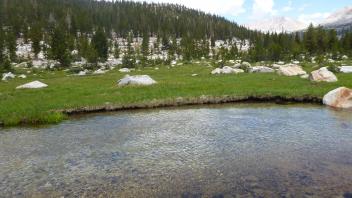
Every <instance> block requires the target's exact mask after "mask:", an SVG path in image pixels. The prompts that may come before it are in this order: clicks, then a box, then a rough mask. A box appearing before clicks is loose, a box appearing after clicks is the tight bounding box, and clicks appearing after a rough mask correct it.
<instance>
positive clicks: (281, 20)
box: [245, 16, 307, 33]
mask: <svg viewBox="0 0 352 198" xmlns="http://www.w3.org/2000/svg"><path fill="white" fill-rule="evenodd" d="M245 26H246V27H248V28H249V29H251V30H260V31H263V32H276V33H281V32H294V31H298V30H302V29H305V28H306V27H307V25H306V24H304V23H302V22H300V21H297V20H294V19H291V18H289V17H283V16H279V17H276V16H275V17H271V18H267V19H264V20H259V21H256V22H253V23H250V24H247V25H245Z"/></svg>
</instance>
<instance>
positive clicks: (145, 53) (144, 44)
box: [141, 33, 149, 66]
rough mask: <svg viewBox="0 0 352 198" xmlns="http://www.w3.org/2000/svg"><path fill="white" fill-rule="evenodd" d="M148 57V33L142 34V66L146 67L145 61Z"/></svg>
mask: <svg viewBox="0 0 352 198" xmlns="http://www.w3.org/2000/svg"><path fill="white" fill-rule="evenodd" d="M148 56H149V35H148V33H144V34H143V41H142V58H141V61H142V66H146V64H147V60H148Z"/></svg>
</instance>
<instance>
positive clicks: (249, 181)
mask: <svg viewBox="0 0 352 198" xmlns="http://www.w3.org/2000/svg"><path fill="white" fill-rule="evenodd" d="M351 156H352V114H351V112H348V111H347V112H346V111H333V110H331V109H328V108H324V107H320V106H302V105H300V106H297V105H289V106H273V105H267V104H260V105H258V104H248V105H235V106H234V105H231V106H230V105H226V106H216V107H213V106H205V107H199V108H191V109H163V110H149V111H130V112H119V113H115V114H101V115H92V116H88V117H83V118H77V119H75V120H71V121H67V122H65V123H62V124H60V125H57V126H50V127H46V128H37V129H33V128H29V129H28V128H27V129H26V128H13V129H2V131H1V132H0V193H1V194H0V197H62V196H64V197H97V196H102V197H332V196H337V197H344V196H345V197H349V196H350V197H351V196H352V194H351V192H352V157H351Z"/></svg>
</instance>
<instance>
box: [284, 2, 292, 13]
mask: <svg viewBox="0 0 352 198" xmlns="http://www.w3.org/2000/svg"><path fill="white" fill-rule="evenodd" d="M292 9H293V7H292V1H288V4H287V6H285V7H284V8H283V9H282V11H284V12H288V11H291V10H292Z"/></svg>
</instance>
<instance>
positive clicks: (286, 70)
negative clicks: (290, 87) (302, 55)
mask: <svg viewBox="0 0 352 198" xmlns="http://www.w3.org/2000/svg"><path fill="white" fill-rule="evenodd" d="M278 73H279V74H280V75H283V76H301V75H305V74H307V72H306V71H304V70H303V69H302V67H301V66H299V65H295V64H288V65H282V66H280V67H279V69H278Z"/></svg>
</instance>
